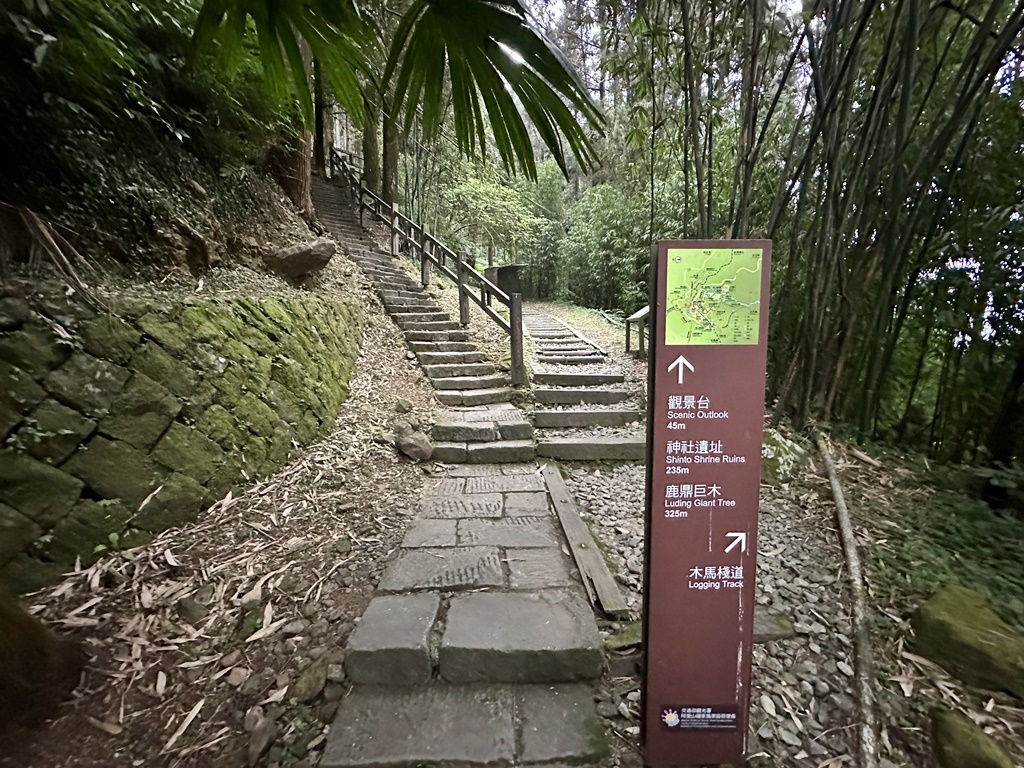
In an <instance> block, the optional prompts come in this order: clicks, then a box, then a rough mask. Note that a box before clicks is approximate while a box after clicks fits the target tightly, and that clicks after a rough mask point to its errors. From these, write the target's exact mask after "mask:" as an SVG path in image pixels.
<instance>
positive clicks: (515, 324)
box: [508, 293, 526, 387]
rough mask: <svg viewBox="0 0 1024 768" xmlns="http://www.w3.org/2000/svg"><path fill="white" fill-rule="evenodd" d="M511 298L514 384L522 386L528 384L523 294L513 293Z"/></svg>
mask: <svg viewBox="0 0 1024 768" xmlns="http://www.w3.org/2000/svg"><path fill="white" fill-rule="evenodd" d="M509 299H510V301H509V307H508V324H509V346H510V347H511V351H512V361H511V368H512V371H511V373H512V386H513V387H522V386H524V385H525V384H526V364H525V363H524V362H523V294H521V293H513V294H512V295H511V296H509Z"/></svg>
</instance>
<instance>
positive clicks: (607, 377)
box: [523, 308, 646, 461]
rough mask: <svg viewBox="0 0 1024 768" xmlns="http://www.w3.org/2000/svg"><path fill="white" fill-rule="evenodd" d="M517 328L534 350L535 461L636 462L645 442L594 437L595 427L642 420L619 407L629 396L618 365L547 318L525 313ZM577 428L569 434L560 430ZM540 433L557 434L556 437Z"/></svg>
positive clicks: (634, 411) (630, 437) (639, 438)
mask: <svg viewBox="0 0 1024 768" xmlns="http://www.w3.org/2000/svg"><path fill="white" fill-rule="evenodd" d="M523 325H525V326H526V330H527V332H528V333H529V334H530V336H532V337H533V339H534V342H535V343H536V346H537V362H536V365H535V366H534V374H533V383H534V387H535V389H534V395H535V398H536V402H537V408H536V410H534V412H533V419H534V424H535V425H536V428H537V437H538V440H537V456H539V457H547V458H552V459H562V460H565V461H595V460H609V461H630V460H631V461H642V460H643V459H644V456H645V454H646V440H645V439H644V437H643V436H642V435H641V434H639V433H637V434H632V435H594V434H592V433H589V432H590V430H592V429H593V428H595V427H598V428H600V427H605V428H607V427H619V426H623V425H627V424H636V423H637V422H640V421H642V420H643V419H644V414H643V413H642V412H641V411H640V410H638V409H637V408H635V407H633V408H629V407H624V406H623V403H625V402H626V401H628V400H629V399H630V398H631V397H633V396H635V393H632V392H630V390H629V388H628V387H627V386H626V384H625V378H624V376H623V374H622V370H621V368H620V367H619V366H618V365H615V364H613V363H610V362H609V361H608V358H607V355H606V353H605V352H604V350H602V349H601V348H600V347H598V346H597V345H595V344H594V343H593V342H591V341H589V340H588V339H586V338H584V337H583V336H581V335H580V334H579V333H578V332H577V331H576V330H575V329H573V328H571V327H570V326H568V325H566V324H565V323H563V322H562V321H561V320H558V319H557V318H555V317H552V316H551V315H548V314H544V313H542V312H537V311H536V310H532V309H529V308H527V309H526V310H524V312H523ZM577 428H578V429H579V432H577V433H575V434H571V435H567V434H563V432H564V431H565V430H567V429H568V430H572V429H577ZM545 430H559V431H560V432H559V434H557V435H556V436H548V435H545V434H544V431H545Z"/></svg>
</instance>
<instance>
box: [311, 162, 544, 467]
mask: <svg viewBox="0 0 1024 768" xmlns="http://www.w3.org/2000/svg"><path fill="white" fill-rule="evenodd" d="M313 182H314V183H313V202H314V205H315V206H316V210H317V214H318V215H319V217H320V219H321V221H322V222H323V223H324V224H325V226H326V227H327V228H328V229H329V230H330V232H331V234H333V235H334V236H335V237H336V238H337V239H338V240H339V241H340V242H341V243H342V244H343V245H344V246H345V247H346V248H347V250H348V252H349V255H350V257H351V258H352V260H353V261H354V262H355V263H356V264H358V265H359V267H360V269H361V270H362V271H363V273H364V274H365V275H366V276H367V277H369V278H370V279H371V280H372V281H373V283H374V286H375V287H376V290H377V293H378V295H379V296H380V299H381V302H382V303H383V305H384V308H385V310H386V311H387V313H388V314H389V315H390V316H391V318H392V320H394V321H395V324H396V325H397V326H398V327H399V328H400V329H401V330H402V332H403V335H404V336H405V341H406V344H407V346H408V347H409V349H410V350H411V351H412V352H413V353H415V355H416V358H417V360H418V361H419V364H420V367H421V368H422V369H423V373H424V374H425V375H426V376H427V378H428V379H429V380H430V383H431V385H432V386H433V387H434V390H435V393H434V396H435V397H436V398H437V400H438V402H440V403H441V404H443V405H446V406H450V407H451V410H446V411H444V412H442V413H441V414H440V415H439V419H438V421H437V423H436V424H435V425H434V429H433V432H432V435H431V436H432V438H433V441H434V453H433V458H434V459H435V460H437V461H441V462H445V463H450V464H458V463H470V464H479V463H500V462H518V461H530V460H532V459H533V458H534V456H535V451H534V444H533V426H532V424H531V423H530V421H529V420H528V419H527V418H526V415H525V414H524V413H523V412H522V411H520V410H519V409H517V408H515V407H513V406H512V405H511V404H510V403H509V401H510V400H511V399H512V397H513V395H514V393H515V391H514V390H513V389H512V387H511V386H510V382H509V379H508V377H507V376H506V375H505V373H504V372H501V371H498V370H497V369H496V368H495V367H494V366H493V365H491V364H490V363H487V362H485V356H484V354H483V353H482V352H480V351H479V350H478V349H477V348H476V347H475V346H474V345H473V344H472V343H471V342H469V340H468V339H469V334H468V333H467V332H466V331H465V330H463V329H462V328H461V326H460V325H459V323H457V322H456V321H454V320H452V319H451V318H450V317H449V316H448V314H447V313H446V312H444V311H442V310H441V308H440V307H438V306H437V304H435V303H434V302H433V300H432V298H431V297H430V295H429V294H428V293H427V292H426V291H425V290H424V289H423V286H421V285H420V283H419V282H418V281H416V280H414V279H413V278H412V277H410V276H409V274H408V273H407V272H406V271H405V270H404V269H402V267H401V265H400V264H399V263H398V261H397V260H396V259H395V258H394V257H392V256H391V254H389V253H384V252H381V251H380V250H379V249H378V248H377V246H376V244H375V243H373V242H372V241H371V240H370V239H369V237H368V236H367V235H366V233H365V232H364V231H363V229H362V227H361V226H360V225H359V221H358V218H357V217H356V215H355V214H354V213H353V212H352V210H351V209H350V208H349V207H348V205H347V204H346V202H345V200H344V196H343V195H342V193H341V192H340V191H339V190H338V189H336V188H335V187H333V186H332V185H331V184H330V183H329V182H326V181H323V180H321V179H316V178H315V179H314V180H313Z"/></svg>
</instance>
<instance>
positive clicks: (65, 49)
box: [0, 0, 288, 203]
mask: <svg viewBox="0 0 1024 768" xmlns="http://www.w3.org/2000/svg"><path fill="white" fill-rule="evenodd" d="M195 14H196V7H195V5H194V4H193V3H192V2H190V0H143V2H140V3H136V4H131V5H129V4H119V3H115V4H106V3H101V2H97V0H51V1H50V2H36V0H24V2H21V3H8V4H7V5H6V6H5V8H4V10H2V11H0V51H2V54H0V56H2V57H3V66H2V67H0V116H2V119H0V141H2V142H3V144H4V146H5V149H6V153H7V155H8V158H9V161H10V162H9V163H8V165H7V167H6V168H5V169H4V172H3V174H2V178H0V185H2V189H0V193H2V194H3V196H4V197H7V198H8V199H12V200H22V201H25V202H29V203H33V202H38V201H34V200H33V197H34V195H35V194H36V193H37V192H38V191H39V190H41V189H43V188H45V187H47V186H49V185H51V184H53V182H54V181H55V180H58V179H59V180H62V181H65V182H68V183H70V184H71V185H72V186H83V187H86V186H88V185H89V180H90V178H92V177H93V176H94V175H98V174H101V173H102V172H103V167H104V162H105V161H107V160H108V159H109V155H107V154H106V153H107V152H108V151H109V150H108V149H107V148H106V147H105V148H104V150H103V151H102V152H100V154H99V156H98V157H97V158H96V161H97V162H96V163H92V162H85V161H86V160H88V158H78V157H75V155H76V154H77V153H78V152H80V151H82V148H83V146H84V145H88V144H96V143H102V144H106V143H107V142H108V141H109V142H111V143H114V144H117V143H121V144H122V145H126V146H129V147H131V146H136V145H142V144H147V143H150V142H152V141H153V140H154V137H155V138H156V140H158V141H163V140H165V139H170V140H172V141H174V142H177V143H179V144H181V145H183V146H184V147H185V148H186V149H188V150H189V151H191V152H192V153H194V154H195V155H196V156H197V157H200V158H202V159H203V160H205V161H207V162H213V163H229V162H238V161H244V160H254V159H259V158H260V157H261V156H262V154H263V152H264V151H265V149H266V147H267V146H268V145H269V144H270V143H271V142H272V141H274V140H275V137H276V136H277V135H278V134H280V133H281V132H282V131H285V130H287V125H288V120H287V114H286V113H285V114H282V109H281V105H280V104H278V103H277V102H275V101H273V100H271V99H268V98H267V95H266V92H265V90H264V88H263V86H262V82H261V79H260V78H259V77H258V75H259V73H258V69H257V68H256V66H255V64H256V59H255V57H254V56H253V55H252V53H251V52H246V54H245V55H244V56H242V57H241V59H240V61H239V67H238V68H237V70H236V73H235V74H234V75H233V76H229V75H228V74H227V73H226V72H225V71H224V70H223V69H222V68H220V67H218V66H216V62H215V61H213V60H210V59H205V58H204V59H200V60H197V61H195V62H194V64H193V63H190V61H189V55H190V51H191V49H192V44H191V39H190V33H189V28H190V26H191V24H192V23H193V21H194V19H195ZM78 171H81V173H82V175H81V176H79V175H78V173H77V172H78Z"/></svg>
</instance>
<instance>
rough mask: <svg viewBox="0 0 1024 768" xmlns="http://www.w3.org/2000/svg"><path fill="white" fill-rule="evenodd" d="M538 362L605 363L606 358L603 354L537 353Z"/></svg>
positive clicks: (558, 363)
mask: <svg viewBox="0 0 1024 768" xmlns="http://www.w3.org/2000/svg"><path fill="white" fill-rule="evenodd" d="M537 362H538V363H553V364H555V365H589V364H590V363H603V362H604V358H603V357H602V356H601V355H558V356H555V355H537ZM602 383H606V382H602ZM607 383H616V382H607Z"/></svg>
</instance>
